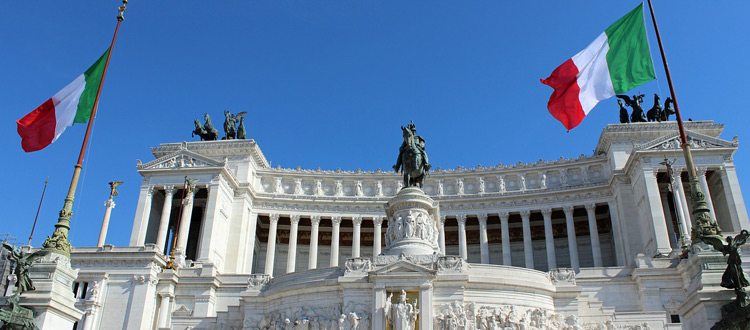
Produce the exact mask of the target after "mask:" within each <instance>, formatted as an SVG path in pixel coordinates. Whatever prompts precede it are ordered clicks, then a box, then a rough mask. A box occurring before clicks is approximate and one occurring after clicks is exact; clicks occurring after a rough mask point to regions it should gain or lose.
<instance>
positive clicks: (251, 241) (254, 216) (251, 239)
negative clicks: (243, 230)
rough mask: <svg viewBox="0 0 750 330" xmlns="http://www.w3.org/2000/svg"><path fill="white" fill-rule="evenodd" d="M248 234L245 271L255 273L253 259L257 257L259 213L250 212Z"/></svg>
mask: <svg viewBox="0 0 750 330" xmlns="http://www.w3.org/2000/svg"><path fill="white" fill-rule="evenodd" d="M248 227H249V228H248V231H249V232H248V234H247V252H246V254H247V258H246V261H245V273H247V274H253V272H255V271H256V270H255V269H253V259H254V258H255V256H254V255H255V238H256V236H257V232H256V230H257V229H256V228H257V227H258V213H255V212H251V213H249V214H248Z"/></svg>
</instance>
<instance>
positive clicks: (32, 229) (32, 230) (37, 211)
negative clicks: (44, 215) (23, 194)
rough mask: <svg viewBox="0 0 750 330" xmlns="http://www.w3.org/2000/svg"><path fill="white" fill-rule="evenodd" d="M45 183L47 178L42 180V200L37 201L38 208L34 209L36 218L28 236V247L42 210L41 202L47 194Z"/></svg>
mask: <svg viewBox="0 0 750 330" xmlns="http://www.w3.org/2000/svg"><path fill="white" fill-rule="evenodd" d="M47 182H49V177H47V179H46V180H44V189H42V198H40V199H39V207H37V208H36V216H34V225H33V226H31V234H29V244H28V245H29V246H31V239H32V238H33V237H34V229H35V228H36V221H37V220H38V219H39V210H41V209H42V202H43V201H44V193H45V192H47Z"/></svg>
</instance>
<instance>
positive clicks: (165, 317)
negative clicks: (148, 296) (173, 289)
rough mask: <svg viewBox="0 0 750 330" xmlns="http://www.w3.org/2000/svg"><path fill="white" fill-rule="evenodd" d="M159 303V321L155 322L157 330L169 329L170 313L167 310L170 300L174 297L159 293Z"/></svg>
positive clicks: (167, 293)
mask: <svg viewBox="0 0 750 330" xmlns="http://www.w3.org/2000/svg"><path fill="white" fill-rule="evenodd" d="M159 296H160V297H161V303H160V304H159V320H158V321H157V322H156V328H157V329H170V327H169V319H170V317H169V316H170V314H172V311H171V310H170V308H169V305H170V303H171V300H172V298H173V297H174V295H173V294H172V293H169V292H160V293H159Z"/></svg>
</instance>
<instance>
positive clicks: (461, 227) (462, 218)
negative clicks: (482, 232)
mask: <svg viewBox="0 0 750 330" xmlns="http://www.w3.org/2000/svg"><path fill="white" fill-rule="evenodd" d="M456 221H458V255H460V256H461V258H463V259H464V260H468V257H469V256H468V252H467V251H466V214H459V215H456Z"/></svg>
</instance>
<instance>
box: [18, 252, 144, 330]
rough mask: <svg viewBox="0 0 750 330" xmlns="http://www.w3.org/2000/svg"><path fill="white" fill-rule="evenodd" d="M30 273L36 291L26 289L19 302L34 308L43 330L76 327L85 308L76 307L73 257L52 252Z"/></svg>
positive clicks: (32, 266) (35, 317)
mask: <svg viewBox="0 0 750 330" xmlns="http://www.w3.org/2000/svg"><path fill="white" fill-rule="evenodd" d="M29 248H30V247H25V246H24V247H21V250H22V251H23V252H26V253H28V252H30V251H29ZM29 276H30V277H31V279H32V280H33V281H34V286H35V287H36V290H32V291H26V292H24V294H23V295H22V296H21V299H20V303H19V305H21V306H23V307H26V308H30V309H32V310H33V311H34V316H33V317H34V323H35V325H36V326H37V327H39V329H42V330H47V329H73V324H74V323H75V322H77V321H80V320H81V317H82V316H83V311H81V310H79V309H78V308H76V306H75V303H76V298H74V297H73V290H71V285H72V283H73V281H75V279H76V277H77V276H78V271H77V270H74V269H73V268H71V267H70V259H69V258H68V257H66V256H64V255H61V254H57V253H54V252H53V253H50V254H48V255H46V256H43V257H41V258H40V259H39V260H38V261H37V262H34V263H33V264H32V265H31V267H30V268H29ZM92 319H94V317H92ZM92 323H93V322H92ZM135 328H138V326H135Z"/></svg>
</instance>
